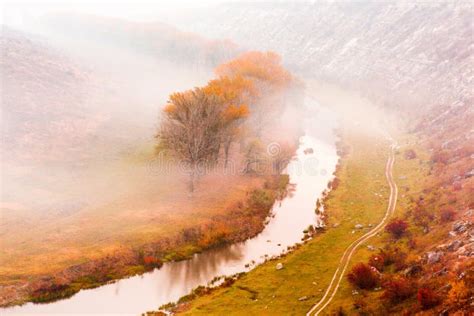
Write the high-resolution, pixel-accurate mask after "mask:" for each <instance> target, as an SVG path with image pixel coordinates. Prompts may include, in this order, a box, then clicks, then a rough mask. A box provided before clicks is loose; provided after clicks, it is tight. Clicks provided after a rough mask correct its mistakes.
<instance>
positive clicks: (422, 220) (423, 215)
mask: <svg viewBox="0 0 474 316" xmlns="http://www.w3.org/2000/svg"><path fill="white" fill-rule="evenodd" d="M412 217H413V222H414V223H415V225H417V226H421V227H423V228H428V227H429V224H430V223H431V222H432V221H433V219H434V216H433V213H431V212H429V211H427V210H426V209H425V208H424V207H423V206H420V205H418V206H416V207H415V209H414V210H413V211H412Z"/></svg>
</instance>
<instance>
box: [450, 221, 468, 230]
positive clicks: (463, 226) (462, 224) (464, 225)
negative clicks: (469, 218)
mask: <svg viewBox="0 0 474 316" xmlns="http://www.w3.org/2000/svg"><path fill="white" fill-rule="evenodd" d="M466 230H467V223H466V222H465V221H457V222H456V223H454V224H453V231H454V232H456V233H463V232H465V231H466Z"/></svg>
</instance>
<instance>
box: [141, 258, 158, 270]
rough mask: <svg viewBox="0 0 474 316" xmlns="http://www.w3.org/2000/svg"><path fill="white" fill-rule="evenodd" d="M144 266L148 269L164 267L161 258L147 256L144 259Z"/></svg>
mask: <svg viewBox="0 0 474 316" xmlns="http://www.w3.org/2000/svg"><path fill="white" fill-rule="evenodd" d="M143 264H144V265H145V266H146V267H148V268H159V267H161V266H162V265H163V262H162V261H161V260H160V259H159V258H156V257H153V256H145V257H143Z"/></svg>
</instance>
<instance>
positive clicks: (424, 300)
mask: <svg viewBox="0 0 474 316" xmlns="http://www.w3.org/2000/svg"><path fill="white" fill-rule="evenodd" d="M416 299H417V300H418V303H420V305H421V308H422V309H429V308H432V307H434V306H436V305H438V304H439V302H440V297H439V296H438V295H437V294H436V293H435V292H434V291H433V290H432V289H430V288H427V287H422V288H420V289H419V290H418V293H417V294H416Z"/></svg>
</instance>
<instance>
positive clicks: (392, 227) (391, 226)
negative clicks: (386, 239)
mask: <svg viewBox="0 0 474 316" xmlns="http://www.w3.org/2000/svg"><path fill="white" fill-rule="evenodd" d="M407 228H408V223H407V222H405V221H404V220H403V219H393V220H392V221H390V223H388V224H387V226H385V230H386V231H387V232H389V233H390V234H391V235H392V236H393V238H395V239H399V238H401V237H402V236H403V235H404V234H405V232H406V230H407Z"/></svg>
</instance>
